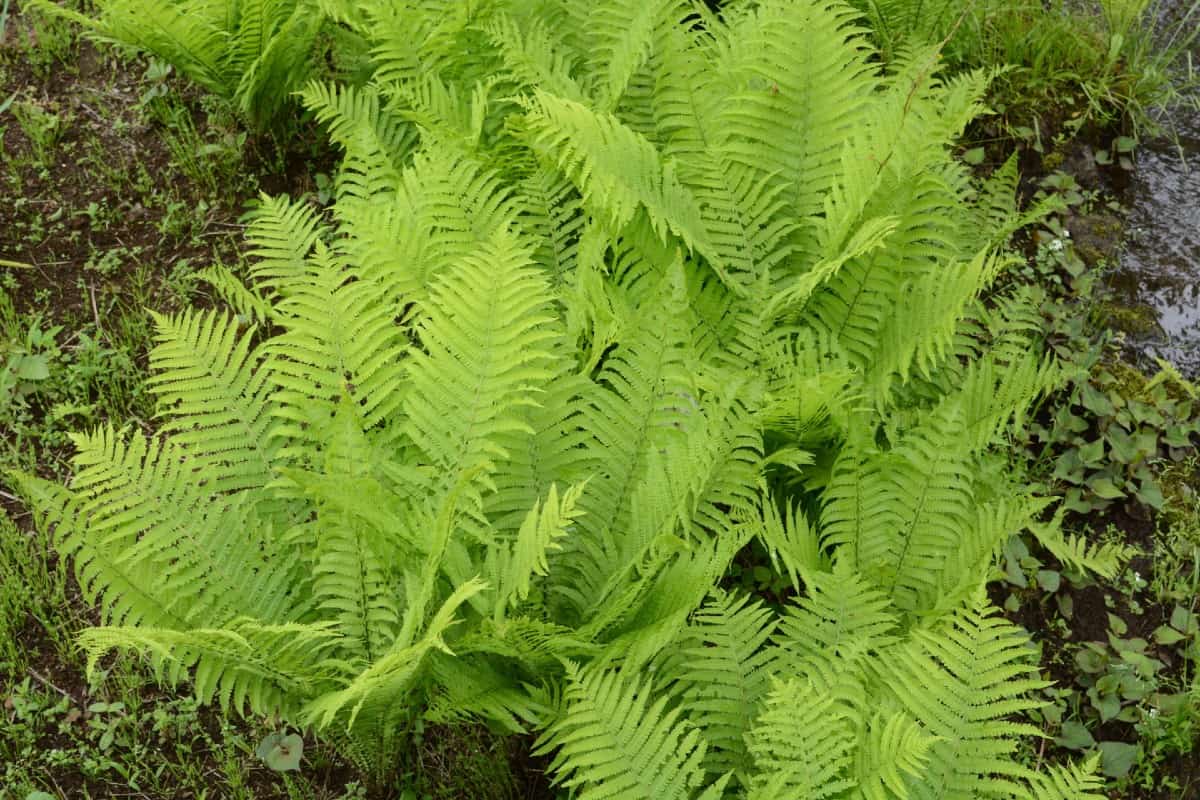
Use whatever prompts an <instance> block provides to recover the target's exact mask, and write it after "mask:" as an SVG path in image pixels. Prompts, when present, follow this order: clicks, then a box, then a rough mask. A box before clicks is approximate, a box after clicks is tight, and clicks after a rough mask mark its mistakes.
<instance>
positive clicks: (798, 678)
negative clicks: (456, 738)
mask: <svg viewBox="0 0 1200 800" xmlns="http://www.w3.org/2000/svg"><path fill="white" fill-rule="evenodd" d="M984 602H985V601H984V599H983V596H982V593H981V592H980V593H977V594H976V596H975V597H974V598H973V599H972V600H971V602H970V604H969V605H968V606H967V607H966V608H964V609H961V610H959V611H956V612H954V613H952V614H949V615H948V616H946V617H944V618H943V619H941V620H939V621H937V622H936V623H934V624H932V625H929V626H928V627H925V626H919V627H914V628H911V629H910V630H908V631H907V632H904V633H901V625H902V616H901V614H900V612H899V610H898V609H897V608H896V607H895V606H892V605H891V604H889V603H888V602H887V600H886V599H885V598H884V597H883V596H882V595H881V594H879V593H878V592H876V591H874V590H871V589H868V588H866V586H865V585H864V584H863V583H862V582H861V580H860V579H858V578H857V577H856V576H854V574H853V573H852V572H850V571H849V570H848V569H846V568H844V567H843V568H839V569H837V570H836V571H835V572H834V573H832V574H828V575H826V576H825V577H823V578H821V579H819V580H817V581H816V582H815V584H814V586H813V590H812V593H811V594H810V596H809V597H807V598H805V599H802V600H801V601H799V604H798V605H797V606H793V607H791V608H789V609H788V610H787V611H786V612H785V617H784V621H783V623H782V624H780V625H779V627H778V629H777V630H776V631H775V633H774V634H771V630H772V629H773V628H775V626H776V625H777V624H778V623H779V619H778V617H777V616H776V615H775V614H774V613H773V612H771V611H769V610H767V609H766V608H764V607H763V606H762V605H761V604H760V603H758V602H753V601H749V600H747V599H745V598H740V599H739V598H734V597H732V596H727V595H720V594H718V595H716V596H715V597H714V598H713V599H712V600H711V601H710V603H709V604H708V605H707V606H705V607H704V608H702V609H701V610H700V611H698V612H697V613H696V614H695V615H694V617H693V620H692V622H691V624H690V625H689V626H688V628H687V629H685V630H684V631H683V632H682V634H681V637H680V640H679V644H680V645H683V649H681V650H680V651H679V652H678V654H677V655H668V656H667V657H666V660H665V661H664V663H663V672H664V673H665V678H664V680H663V681H660V682H659V683H658V691H657V692H654V691H652V690H651V689H650V688H649V687H648V686H647V685H645V684H638V685H630V683H629V681H628V679H624V682H623V679H622V678H621V677H619V675H618V674H614V673H612V672H606V673H599V672H593V673H589V674H588V675H586V677H585V678H584V679H583V680H582V682H581V683H580V685H581V686H582V685H587V686H589V687H591V688H593V689H594V690H595V691H594V692H593V693H591V694H583V693H573V692H571V691H568V693H567V695H566V697H565V699H564V703H565V707H564V709H563V710H562V711H561V712H560V717H559V721H558V722H556V723H555V725H554V727H553V728H552V729H551V730H550V731H548V732H547V733H546V734H545V735H544V737H543V746H544V747H547V748H548V747H552V746H555V745H559V746H560V749H559V751H558V757H557V761H556V762H555V764H554V768H555V769H556V770H558V771H559V772H560V773H561V774H570V775H572V776H573V777H572V779H571V781H572V783H578V782H579V781H581V780H585V779H587V776H590V779H591V781H592V782H593V783H594V784H595V786H594V787H592V788H591V790H592V791H595V792H597V794H596V795H595V796H598V797H605V796H624V795H621V794H620V791H619V788H620V787H621V786H625V785H636V784H637V782H639V781H646V780H649V779H650V778H651V777H653V776H655V775H658V774H660V771H661V774H669V775H677V774H685V773H691V772H694V771H695V769H696V755H695V751H694V750H693V747H698V749H699V751H700V752H702V753H705V754H706V755H707V756H708V757H707V758H706V759H705V761H704V767H705V772H706V773H707V776H708V777H707V778H706V780H705V782H704V784H703V785H709V784H711V787H718V786H719V787H724V788H723V790H724V791H726V792H727V796H728V793H729V792H732V793H733V794H734V795H736V796H744V797H747V798H756V799H757V798H764V799H765V798H776V797H806V798H807V797H820V798H834V797H836V798H872V799H874V798H892V797H903V798H933V797H938V798H964V799H965V798H978V797H1004V798H1026V797H1048V798H1049V797H1064V798H1067V797H1069V798H1080V800H1083V798H1090V797H1092V795H1091V794H1090V793H1089V790H1090V789H1094V788H1095V787H1097V786H1098V783H1097V780H1098V779H1096V778H1094V777H1093V775H1092V774H1093V773H1094V771H1095V767H1096V764H1095V763H1094V762H1093V763H1090V764H1088V765H1086V767H1084V768H1071V769H1068V770H1062V771H1051V772H1048V773H1043V774H1035V773H1032V772H1031V771H1029V770H1028V769H1027V768H1025V767H1022V766H1020V765H1019V764H1018V763H1017V762H1016V761H1015V760H1014V758H1013V755H1014V753H1015V750H1016V747H1017V742H1018V738H1019V737H1021V736H1029V735H1034V736H1036V735H1037V733H1038V732H1037V730H1036V729H1035V728H1032V727H1031V726H1028V725H1022V724H1019V723H1014V722H1012V721H1011V719H1012V718H1013V716H1014V715H1016V714H1018V713H1020V712H1021V711H1023V710H1027V709H1030V708H1035V707H1037V706H1038V705H1039V703H1038V702H1037V701H1036V700H1033V699H1031V697H1030V693H1031V691H1032V690H1035V689H1038V688H1040V687H1042V686H1044V685H1045V683H1044V682H1042V681H1040V680H1038V679H1037V678H1036V675H1037V667H1036V664H1035V663H1034V660H1033V650H1032V648H1031V647H1030V646H1029V642H1028V639H1027V637H1026V636H1025V634H1024V633H1023V632H1022V631H1020V629H1018V628H1016V627H1015V626H1013V625H1012V624H1011V623H1008V622H1006V621H1004V620H1001V619H998V618H996V617H994V616H992V615H991V612H990V611H989V610H986V607H985V605H984ZM842 620H845V621H844V622H843V621H842ZM768 636H769V637H770V642H769V643H766V642H765V639H766V638H767V637H768ZM692 641H695V642H697V643H698V645H697V646H696V647H690V646H688V645H687V644H685V643H688V642H692ZM700 642H703V643H704V644H703V645H699V643H700ZM672 651H673V648H672V649H671V650H669V652H672ZM701 653H702V657H697V656H698V655H700V654H701ZM731 665H741V666H740V667H731ZM597 687H603V688H602V689H600V688H597ZM601 692H603V695H602V696H603V698H604V699H603V702H604V704H605V706H604V707H605V708H606V709H619V710H620V711H619V712H615V711H614V712H613V713H610V714H608V715H607V716H597V711H596V708H595V703H596V701H595V700H594V698H596V697H598V696H601ZM613 692H616V693H618V697H613V695H612V693H613ZM672 700H673V702H671V701H672ZM633 713H636V714H639V715H640V717H639V718H637V719H636V720H634V721H630V720H629V718H628V716H629V714H633ZM611 719H619V720H620V727H621V729H622V730H628V731H630V732H631V733H630V734H629V735H630V736H632V735H633V734H632V731H635V730H636V731H645V730H648V729H651V728H654V729H658V730H661V731H664V733H662V734H660V735H659V737H658V738H657V739H651V740H650V741H661V742H663V749H662V750H658V751H656V752H657V754H658V756H659V757H661V758H663V759H665V760H666V762H667V763H666V765H664V764H661V763H660V764H655V765H647V766H646V769H647V771H646V772H644V773H640V774H638V773H636V772H635V773H634V774H630V772H631V771H633V770H635V769H638V768H640V766H641V763H643V762H638V761H635V760H634V759H631V758H627V757H626V758H622V757H621V756H620V753H621V748H622V747H625V746H627V745H625V744H622V743H619V742H617V741H615V740H614V738H613V736H614V734H608V735H602V734H600V733H599V732H598V728H600V727H601V726H603V724H604V720H611ZM609 724H611V723H609ZM666 731H670V734H669V735H668V734H667V733H665V732H666ZM570 732H573V733H575V734H576V735H575V736H574V737H572V736H570V735H568V734H569V733H570ZM697 732H698V733H699V736H700V738H699V742H700V744H699V745H698V746H697V745H695V744H694V742H693V739H691V738H686V739H685V738H684V737H689V736H690V737H694V736H695V735H696V733H697ZM681 740H683V741H687V742H689V746H687V747H681V746H679V745H678V742H679V741H681ZM731 744H732V745H733V746H734V747H736V748H737V751H736V752H737V753H740V755H737V757H736V758H732V759H731V758H730V757H732V756H734V755H735V751H733V750H731V749H730V745H731ZM714 749H717V750H719V751H722V752H723V753H724V757H722V758H715V757H712V755H711V754H712V753H713V751H714ZM610 759H611V760H612V761H613V762H614V763H615V762H618V761H619V763H621V765H622V770H621V777H620V778H619V779H614V778H611V777H610V773H608V772H606V771H605V770H603V769H597V770H595V771H592V767H591V765H593V764H606V763H609V760H610ZM643 785H644V784H643ZM606 792H611V795H610V794H606ZM1056 792H1057V793H1059V794H1056ZM698 794H699V790H697V791H696V792H694V793H693V795H692V796H697V795H698Z"/></svg>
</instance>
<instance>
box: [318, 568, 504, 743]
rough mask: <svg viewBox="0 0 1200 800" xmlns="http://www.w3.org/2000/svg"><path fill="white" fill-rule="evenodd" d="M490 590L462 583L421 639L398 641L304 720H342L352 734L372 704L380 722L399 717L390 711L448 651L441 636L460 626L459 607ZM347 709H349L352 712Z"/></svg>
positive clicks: (327, 722)
mask: <svg viewBox="0 0 1200 800" xmlns="http://www.w3.org/2000/svg"><path fill="white" fill-rule="evenodd" d="M486 588H487V585H486V584H485V583H483V582H482V581H480V580H478V579H473V580H469V581H466V582H464V583H463V584H462V585H461V586H459V587H458V588H457V589H455V590H454V593H453V594H451V595H450V596H449V597H448V598H446V601H445V602H444V603H443V604H442V606H441V608H439V609H438V611H437V613H436V614H434V616H433V617H432V618H431V619H430V620H429V622H428V624H426V625H425V626H424V627H423V633H422V634H421V638H420V639H416V640H415V641H414V640H409V639H408V638H407V637H403V636H402V637H398V638H397V639H396V640H395V641H394V642H392V645H391V647H390V648H389V649H388V650H387V652H385V653H383V654H382V655H380V656H379V657H378V658H376V659H375V660H374V661H372V662H371V663H370V664H369V665H368V666H367V667H366V669H363V670H362V672H360V673H358V674H357V675H354V676H353V677H352V678H350V680H349V681H347V682H346V684H345V686H344V687H343V688H341V689H337V690H336V691H329V692H326V693H324V694H322V695H320V696H319V697H316V698H314V699H313V700H312V701H311V702H309V703H308V704H306V705H305V707H304V708H303V709H301V712H300V713H301V716H302V718H303V719H305V720H306V721H307V722H308V723H310V724H313V725H316V726H317V727H318V728H323V727H326V726H328V725H330V724H332V723H333V722H334V720H335V719H339V718H343V720H344V724H345V727H346V729H347V730H353V729H354V726H355V722H356V721H357V720H358V716H359V714H360V713H361V712H362V711H363V709H364V707H366V706H368V705H370V709H369V711H371V712H372V713H371V714H369V717H375V718H376V720H378V719H379V718H380V717H384V718H386V717H388V716H389V714H394V713H396V712H395V710H393V711H391V712H388V711H387V710H386V709H387V708H388V706H393V705H395V706H403V704H398V703H396V701H397V700H398V699H399V697H400V695H401V693H402V692H404V691H405V690H406V689H407V688H408V687H410V686H411V685H412V683H413V682H414V681H415V680H417V678H418V677H419V673H420V671H421V670H422V669H423V668H424V666H425V661H426V658H427V657H428V655H429V654H430V653H431V652H432V651H434V650H441V651H443V652H447V653H449V652H450V650H449V647H448V646H447V644H446V642H445V639H444V638H443V637H444V636H445V634H446V632H447V631H448V630H449V629H450V628H451V627H452V626H453V625H454V624H455V623H456V621H457V620H456V619H455V616H454V615H455V613H456V612H457V611H458V609H459V607H460V606H461V605H462V604H463V603H465V602H466V601H468V600H469V599H470V598H472V597H473V596H475V595H476V594H478V593H480V592H481V591H483V590H484V589H486ZM347 708H349V709H350V710H349V712H348V713H347V712H346V709H347ZM371 722H372V720H371V719H369V718H368V719H367V720H366V724H370V723H371Z"/></svg>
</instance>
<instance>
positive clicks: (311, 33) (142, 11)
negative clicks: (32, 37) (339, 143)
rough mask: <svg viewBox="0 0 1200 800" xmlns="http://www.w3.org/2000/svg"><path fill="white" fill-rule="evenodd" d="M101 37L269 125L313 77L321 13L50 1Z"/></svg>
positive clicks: (291, 4)
mask: <svg viewBox="0 0 1200 800" xmlns="http://www.w3.org/2000/svg"><path fill="white" fill-rule="evenodd" d="M33 4H34V5H36V6H37V8H39V9H42V10H45V11H48V12H50V13H53V14H58V15H62V16H66V17H68V18H70V19H72V20H74V21H76V22H78V23H80V24H81V25H83V26H84V27H85V28H87V29H88V30H89V31H90V32H91V33H92V34H93V35H94V36H95V37H96V38H98V39H102V40H105V41H109V42H114V43H116V44H119V45H125V46H128V47H132V48H135V49H137V50H140V51H142V52H145V53H150V54H153V55H154V56H156V57H157V58H160V59H162V60H163V61H165V62H167V63H168V64H170V65H172V66H173V67H175V68H176V69H177V70H179V72H180V73H181V74H183V75H186V76H187V77H188V78H191V79H192V80H194V81H195V82H196V83H198V84H199V85H200V86H202V87H204V88H205V89H207V90H208V91H210V92H212V93H213V94H215V95H217V96H218V97H220V98H222V99H224V100H227V101H229V102H230V103H232V104H233V106H234V107H235V108H236V109H237V110H238V111H239V113H241V115H242V116H243V117H244V118H245V119H246V120H247V121H248V122H249V123H250V124H251V125H253V126H255V127H259V128H268V127H270V126H271V125H272V124H274V123H276V122H278V121H279V119H280V115H281V112H282V111H283V110H284V109H286V108H288V106H289V105H290V101H291V98H290V95H291V93H292V92H294V91H295V90H296V89H298V88H299V87H300V86H302V85H303V84H304V82H305V81H306V80H308V78H309V76H310V74H311V72H312V69H313V64H314V62H315V60H316V59H315V55H316V52H315V51H316V47H317V35H318V33H319V32H320V30H321V26H322V24H323V19H322V17H321V14H320V13H318V11H317V7H316V3H315V2H313V0H282V1H281V0H248V1H247V0H239V1H238V2H233V1H232V0H221V1H219V2H218V1H216V0H101V2H98V3H96V4H95V6H96V15H95V16H94V17H93V16H85V15H83V14H80V13H77V12H74V11H71V10H68V9H65V8H63V7H62V6H59V5H56V4H54V3H53V2H51V1H50V0H33Z"/></svg>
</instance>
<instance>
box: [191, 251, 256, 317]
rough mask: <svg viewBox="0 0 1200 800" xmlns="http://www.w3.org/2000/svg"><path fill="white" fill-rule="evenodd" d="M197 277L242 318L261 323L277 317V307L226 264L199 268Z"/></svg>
mask: <svg viewBox="0 0 1200 800" xmlns="http://www.w3.org/2000/svg"><path fill="white" fill-rule="evenodd" d="M196 279H197V280H200V281H202V282H204V283H207V284H208V285H209V287H210V288H211V289H212V290H213V291H214V292H215V293H216V295H217V297H218V298H219V299H220V300H221V302H223V303H224V304H225V305H227V306H229V308H230V309H231V310H232V311H233V312H234V313H236V314H237V315H238V317H239V318H240V319H244V320H246V321H248V322H250V323H253V324H261V323H264V322H269V321H271V320H272V319H274V317H275V309H274V308H273V307H272V306H271V303H270V302H269V301H268V300H267V299H266V298H265V297H263V296H262V295H261V294H259V293H258V292H257V291H255V290H253V289H250V288H248V287H247V286H246V284H244V283H243V282H242V280H241V279H240V278H238V277H237V276H236V275H234V274H233V271H232V270H230V269H229V267H226V266H225V265H224V264H215V265H213V266H211V267H206V268H205V269H202V270H198V271H197V272H196Z"/></svg>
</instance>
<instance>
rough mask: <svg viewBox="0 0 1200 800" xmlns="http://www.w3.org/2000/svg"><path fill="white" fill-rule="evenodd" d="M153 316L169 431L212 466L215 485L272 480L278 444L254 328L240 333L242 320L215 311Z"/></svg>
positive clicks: (157, 379)
mask: <svg viewBox="0 0 1200 800" xmlns="http://www.w3.org/2000/svg"><path fill="white" fill-rule="evenodd" d="M154 320H155V323H156V325H157V328H158V331H157V335H156V337H155V338H156V340H157V345H156V346H155V348H154V349H153V350H152V351H151V352H150V369H151V371H152V372H153V373H154V375H153V377H151V379H150V381H149V387H150V389H151V391H153V392H154V393H155V394H156V395H158V407H159V413H160V414H161V415H163V416H166V417H167V418H168V421H167V423H166V425H165V426H164V428H163V430H164V432H166V433H170V434H172V435H173V436H174V439H175V442H176V443H177V444H179V445H181V446H183V447H186V448H187V449H188V452H189V457H190V458H192V459H194V462H195V464H196V466H197V467H198V468H201V469H206V470H211V472H210V473H209V474H210V475H212V476H213V477H214V478H215V479H216V482H215V484H214V490H215V491H218V492H221V491H226V490H236V489H243V488H253V487H256V486H263V485H265V484H266V483H267V482H268V481H269V480H270V478H271V469H272V462H273V460H274V458H275V455H276V451H277V449H278V447H277V445H276V443H275V442H274V441H272V435H271V429H272V420H271V410H272V403H271V402H270V400H269V395H270V385H269V383H268V382H267V371H266V370H265V369H263V368H262V367H261V359H262V354H261V352H260V351H259V349H258V348H254V347H253V342H254V338H255V332H254V330H253V329H251V330H249V331H246V332H245V333H240V332H239V326H238V324H237V322H236V321H235V320H233V319H232V318H230V317H228V316H225V315H221V314H219V313H218V312H215V311H213V312H208V313H204V312H199V313H196V312H184V313H182V314H179V315H177V316H174V317H168V316H164V315H161V314H155V315H154Z"/></svg>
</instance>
